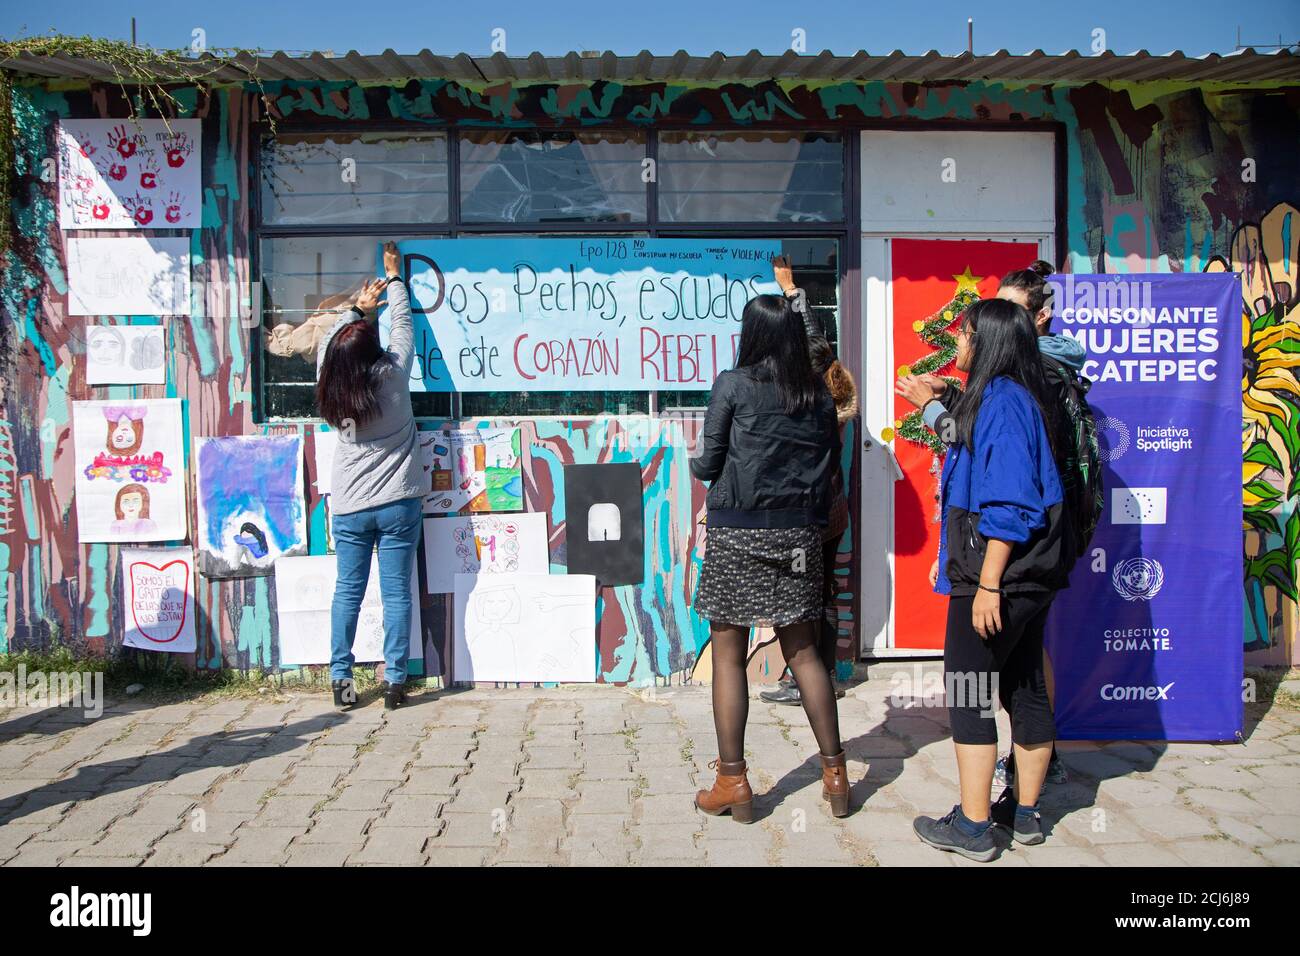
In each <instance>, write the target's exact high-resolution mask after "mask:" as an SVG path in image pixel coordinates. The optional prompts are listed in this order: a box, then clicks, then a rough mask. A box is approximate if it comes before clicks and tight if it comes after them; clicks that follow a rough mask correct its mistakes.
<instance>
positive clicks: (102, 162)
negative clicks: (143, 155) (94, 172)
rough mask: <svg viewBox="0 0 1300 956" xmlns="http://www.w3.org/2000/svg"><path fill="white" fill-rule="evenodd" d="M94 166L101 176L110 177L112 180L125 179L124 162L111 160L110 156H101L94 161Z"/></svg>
mask: <svg viewBox="0 0 1300 956" xmlns="http://www.w3.org/2000/svg"><path fill="white" fill-rule="evenodd" d="M95 168H96V169H98V170H99V173H100V175H101V176H103V177H104V178H105V179H111V180H113V181H114V182H119V183H120V182H121V181H122V180H124V179H126V164H125V163H117V162H114V161H113V157H112V156H101V157H99V160H98V161H97V162H96V163H95Z"/></svg>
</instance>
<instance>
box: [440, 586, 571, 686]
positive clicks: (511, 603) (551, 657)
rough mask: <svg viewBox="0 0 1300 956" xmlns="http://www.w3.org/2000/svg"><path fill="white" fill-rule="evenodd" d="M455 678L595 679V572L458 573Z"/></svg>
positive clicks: (507, 680)
mask: <svg viewBox="0 0 1300 956" xmlns="http://www.w3.org/2000/svg"><path fill="white" fill-rule="evenodd" d="M453 662H454V663H453V666H452V671H453V680H456V681H502V682H511V683H513V682H516V681H529V682H532V681H545V682H551V681H568V682H591V681H594V680H595V679H596V579H595V577H593V576H592V575H590V574H492V575H477V574H458V575H456V647H455V654H454V657H453Z"/></svg>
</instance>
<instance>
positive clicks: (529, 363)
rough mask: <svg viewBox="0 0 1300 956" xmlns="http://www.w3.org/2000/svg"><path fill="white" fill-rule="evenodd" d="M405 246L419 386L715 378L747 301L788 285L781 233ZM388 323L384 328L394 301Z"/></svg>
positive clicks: (729, 358)
mask: <svg viewBox="0 0 1300 956" xmlns="http://www.w3.org/2000/svg"><path fill="white" fill-rule="evenodd" d="M399 249H400V251H401V253H402V263H403V270H404V275H405V276H406V278H407V282H408V286H409V288H410V292H411V299H412V303H411V307H412V311H413V318H414V324H415V347H416V358H415V364H414V366H413V368H412V370H411V387H412V389H413V390H416V391H429V392H498V391H525V392H527V391H573V390H588V389H590V390H601V389H619V390H632V391H644V390H648V389H661V388H662V389H691V390H702V389H707V388H709V387H710V386H711V385H712V384H713V380H714V378H716V377H717V374H718V373H719V372H721V371H723V370H724V369H727V368H730V367H731V365H732V363H733V362H734V360H735V354H736V347H737V345H738V343H739V341H740V319H741V314H742V313H743V311H744V308H745V304H746V303H747V302H748V301H749V300H750V299H751V298H753V297H754V296H756V295H760V294H765V293H767V294H778V293H779V291H780V290H779V288H778V286H777V284H776V282H775V281H774V280H773V278H772V267H771V259H772V257H773V256H774V255H778V254H779V253H780V245H779V243H777V242H776V241H766V240H740V239H637V238H609V239H514V238H501V239H486V238H485V239H419V240H411V241H408V242H404V243H401V244H400V246H399ZM381 254H382V252H381ZM380 333H381V336H382V337H383V339H384V341H385V342H387V333H388V317H387V314H386V313H385V314H383V315H381V316H380Z"/></svg>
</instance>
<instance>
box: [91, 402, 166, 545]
mask: <svg viewBox="0 0 1300 956" xmlns="http://www.w3.org/2000/svg"><path fill="white" fill-rule="evenodd" d="M72 431H73V447H74V449H75V455H76V467H77V473H76V506H77V540H78V541H83V542H85V541H175V540H179V539H181V538H184V537H185V535H186V510H185V463H184V457H183V455H182V448H181V443H182V440H183V439H182V435H183V431H182V429H181V402H180V399H176V398H159V399H124V400H122V401H110V402H73V404H72Z"/></svg>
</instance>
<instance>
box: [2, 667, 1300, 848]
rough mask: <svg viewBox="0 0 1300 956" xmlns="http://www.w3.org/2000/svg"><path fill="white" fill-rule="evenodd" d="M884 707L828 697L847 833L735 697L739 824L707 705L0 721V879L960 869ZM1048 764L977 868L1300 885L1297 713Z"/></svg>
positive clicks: (271, 707)
mask: <svg viewBox="0 0 1300 956" xmlns="http://www.w3.org/2000/svg"><path fill="white" fill-rule="evenodd" d="M894 690H895V688H894V686H893V685H892V684H891V682H890V681H889V680H886V679H879V678H877V679H873V680H869V681H866V682H864V683H861V684H858V685H856V686H854V687H853V688H852V689H851V690H850V691H849V693H848V695H847V697H846V698H845V699H844V700H843V701H841V707H840V714H841V722H842V731H843V736H844V739H845V742H846V750H847V751H848V754H849V772H850V777H851V779H852V781H853V807H854V813H853V815H851V816H850V817H849V818H847V819H844V820H834V819H832V818H831V817H830V816H829V814H828V813H827V811H826V809H825V807H824V806H823V804H822V802H821V799H820V776H819V770H818V766H817V763H816V748H815V746H814V745H813V739H812V734H811V733H810V731H809V730H808V727H807V724H806V723H805V721H804V719H803V713H802V711H800V710H799V709H797V708H789V707H782V706H774V705H767V704H762V703H760V702H758V701H757V700H755V701H754V702H753V703H752V705H751V710H750V729H749V733H748V738H747V747H748V757H749V761H750V766H751V782H752V783H753V784H754V789H755V792H756V793H757V794H758V798H757V801H758V806H757V811H758V813H757V815H758V819H757V821H756V822H755V823H754V824H753V825H750V826H742V825H740V824H737V823H735V822H734V821H732V820H731V819H729V818H709V817H705V816H702V815H700V814H698V813H697V812H696V811H695V810H694V809H693V807H692V805H691V798H692V794H693V793H694V791H695V790H696V788H697V787H698V786H701V785H707V784H708V783H709V782H710V781H711V780H712V773H711V772H710V771H709V770H708V769H707V766H706V765H707V763H708V761H709V760H710V759H711V758H712V756H713V755H714V744H713V728H712V718H711V714H710V706H709V689H708V688H707V687H700V686H686V687H672V688H657V689H655V690H654V691H653V692H651V691H635V690H631V689H621V688H614V687H563V688H557V689H550V690H490V689H482V690H477V689H476V690H465V691H448V692H440V693H436V694H435V693H427V694H423V695H421V696H418V697H413V698H412V704H411V706H409V707H407V708H405V709H403V710H400V711H397V712H395V713H393V714H385V713H384V712H383V710H382V708H381V706H380V704H379V702H378V701H374V702H372V703H370V704H369V705H368V706H366V707H363V708H361V709H359V710H356V711H353V712H351V713H348V714H337V713H335V712H334V711H333V710H332V708H331V706H330V702H329V700H328V698H327V697H325V696H323V695H319V694H312V693H306V692H299V693H297V694H285V695H282V696H278V697H274V698H273V699H271V700H268V699H266V696H265V695H264V696H263V697H260V698H252V699H229V698H219V699H212V698H196V699H194V700H192V701H187V702H183V703H176V704H168V705H164V706H148V705H146V704H143V703H140V702H138V701H126V702H123V703H119V704H117V705H116V706H112V707H110V708H108V709H107V710H106V711H105V713H104V715H103V716H102V717H100V718H99V719H96V720H86V719H84V718H83V717H82V716H81V715H80V713H79V712H77V711H72V710H58V709H49V710H44V711H39V712H32V711H25V710H24V711H18V710H13V711H8V712H0V864H2V865H5V866H25V865H45V866H48V865H61V866H136V865H145V866H157V865H183V866H190V865H206V866H228V865H233V866H250V865H311V866H338V865H344V864H347V865H429V866H460V865H467V866H478V865H484V864H487V865H512V864H514V865H610V864H612V865H619V866H624V865H686V866H730V865H744V866H762V865H846V866H847V865H860V866H876V865H880V866H893V865H928V866H966V865H971V866H974V865H977V864H970V863H968V862H967V861H965V860H962V859H959V858H956V857H954V856H952V855H949V854H943V853H939V852H936V851H934V850H931V849H930V848H928V847H926V846H924V845H922V844H921V843H919V842H918V841H917V840H916V838H915V837H914V836H913V835H912V830H911V820H912V817H913V816H914V815H915V814H917V813H918V812H925V813H935V812H942V811H945V810H947V808H948V807H950V806H951V805H952V804H953V803H954V802H955V800H956V795H955V794H956V787H955V783H956V779H957V771H956V762H955V759H954V757H953V750H952V744H951V741H950V740H949V737H948V728H947V717H946V713H945V711H944V710H942V709H941V708H934V707H927V706H920V705H917V706H911V707H908V706H903V704H906V703H907V701H902V702H900V701H898V700H891V694H892V693H893V692H894ZM999 719H1000V720H1001V722H1002V723H1001V726H1002V736H1003V739H1004V740H1006V739H1007V734H1006V723H1005V715H1000V717H999ZM1061 750H1062V753H1063V755H1064V759H1065V762H1066V765H1067V766H1068V767H1069V770H1070V775H1071V781H1070V783H1069V784H1067V785H1065V786H1061V787H1056V788H1051V789H1049V790H1048V791H1047V793H1046V794H1045V795H1044V797H1043V801H1042V805H1043V808H1044V817H1045V822H1046V824H1047V825H1048V827H1049V828H1050V831H1049V833H1050V835H1049V839H1048V842H1047V843H1046V844H1045V845H1043V846H1039V847H1029V848H1025V847H1018V846H1016V847H1013V848H1011V849H1009V850H1008V851H1007V852H1004V853H1003V854H1002V856H1001V858H1000V859H999V860H998V862H997V863H996V864H994V865H997V866H1105V865H1126V864H1141V865H1146V866H1150V865H1168V866H1180V865H1188V864H1192V865H1215V866H1267V865H1279V866H1287V865H1290V866H1295V865H1297V864H1300V713H1298V712H1296V711H1294V710H1287V709H1284V708H1282V707H1280V706H1275V707H1273V709H1272V710H1271V711H1270V712H1269V714H1268V715H1267V716H1266V717H1265V718H1264V719H1263V720H1262V721H1260V722H1259V723H1258V724H1256V725H1254V726H1253V727H1252V728H1251V730H1250V734H1249V736H1248V739H1247V742H1246V744H1245V745H1240V744H1223V745H1212V744H1163V743H1139V742H1129V741H1126V742H1122V743H1111V744H1104V745H1093V744H1079V743H1065V744H1062V745H1061Z"/></svg>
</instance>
